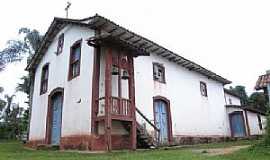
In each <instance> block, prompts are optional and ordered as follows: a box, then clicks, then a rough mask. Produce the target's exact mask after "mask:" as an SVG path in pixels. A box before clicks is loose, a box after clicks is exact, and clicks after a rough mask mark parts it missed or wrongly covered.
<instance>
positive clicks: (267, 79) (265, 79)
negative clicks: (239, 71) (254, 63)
mask: <svg viewBox="0 0 270 160" xmlns="http://www.w3.org/2000/svg"><path fill="white" fill-rule="evenodd" d="M269 83H270V74H265V75H261V76H260V77H259V78H258V80H257V82H256V86H255V89H256V90H260V89H264V88H266V87H267V84H269Z"/></svg>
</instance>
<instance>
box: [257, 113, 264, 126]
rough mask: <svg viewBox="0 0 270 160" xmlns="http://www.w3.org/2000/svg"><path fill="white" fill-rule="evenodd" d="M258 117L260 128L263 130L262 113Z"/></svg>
mask: <svg viewBox="0 0 270 160" xmlns="http://www.w3.org/2000/svg"><path fill="white" fill-rule="evenodd" d="M257 117H258V122H259V128H260V130H262V129H263V126H262V119H261V116H260V115H257Z"/></svg>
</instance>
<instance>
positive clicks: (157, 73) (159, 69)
mask: <svg viewBox="0 0 270 160" xmlns="http://www.w3.org/2000/svg"><path fill="white" fill-rule="evenodd" d="M153 78H154V80H155V81H158V82H161V83H165V67H164V66H163V65H162V64H159V63H153Z"/></svg>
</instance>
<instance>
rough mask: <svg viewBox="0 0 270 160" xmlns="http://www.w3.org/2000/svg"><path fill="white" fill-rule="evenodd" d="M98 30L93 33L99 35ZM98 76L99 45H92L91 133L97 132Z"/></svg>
mask: <svg viewBox="0 0 270 160" xmlns="http://www.w3.org/2000/svg"><path fill="white" fill-rule="evenodd" d="M99 34H100V31H97V30H96V31H95V35H99ZM99 76H100V46H94V64H93V76H92V88H91V89H92V104H91V133H92V134H96V133H97V122H96V117H97V113H98V105H99V102H98V101H97V100H98V98H99Z"/></svg>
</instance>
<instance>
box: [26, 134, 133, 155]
mask: <svg viewBox="0 0 270 160" xmlns="http://www.w3.org/2000/svg"><path fill="white" fill-rule="evenodd" d="M25 146H26V147H29V148H33V149H44V148H49V147H50V145H48V144H46V142H45V140H32V141H28V142H27V143H26V144H25ZM107 146H108V145H107V144H106V143H105V137H104V135H72V136H66V137H61V140H60V146H59V148H60V149H61V150H68V149H74V150H93V151H96V150H107V148H108V147H107ZM112 149H113V150H119V149H131V138H130V136H129V135H112Z"/></svg>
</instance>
